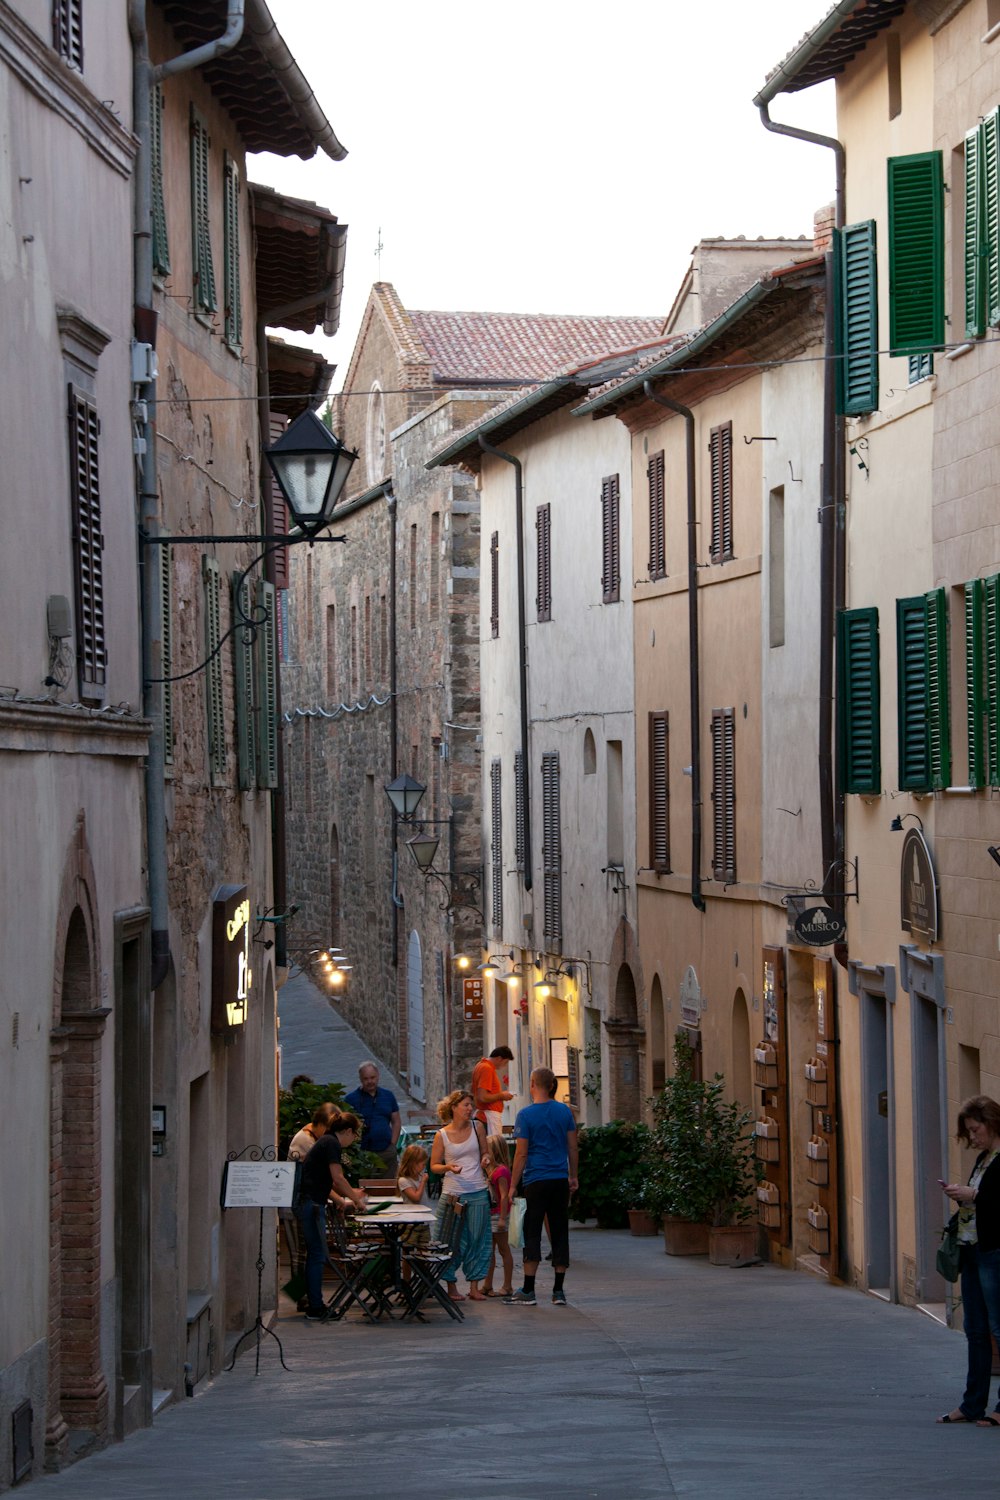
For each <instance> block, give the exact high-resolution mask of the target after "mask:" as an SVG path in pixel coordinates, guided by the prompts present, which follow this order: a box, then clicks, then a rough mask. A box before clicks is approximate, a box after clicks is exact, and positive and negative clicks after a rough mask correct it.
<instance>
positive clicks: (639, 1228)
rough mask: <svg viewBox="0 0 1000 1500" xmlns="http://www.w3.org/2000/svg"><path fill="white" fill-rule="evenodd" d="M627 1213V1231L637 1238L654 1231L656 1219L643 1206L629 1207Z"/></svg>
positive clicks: (642, 1237)
mask: <svg viewBox="0 0 1000 1500" xmlns="http://www.w3.org/2000/svg"><path fill="white" fill-rule="evenodd" d="M627 1213H628V1227H629V1233H630V1234H634V1235H635V1236H636V1238H637V1239H646V1238H648V1237H649V1236H650V1235H655V1233H656V1220H655V1219H654V1218H653V1216H652V1214H648V1213H647V1212H646V1210H645V1209H644V1208H630V1209H628V1210H627Z"/></svg>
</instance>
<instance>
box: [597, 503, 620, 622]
mask: <svg viewBox="0 0 1000 1500" xmlns="http://www.w3.org/2000/svg"><path fill="white" fill-rule="evenodd" d="M620 509H621V491H620V486H619V482H618V475H617V474H608V475H607V476H606V478H604V479H602V480H601V565H602V569H601V598H602V602H603V603H604V604H617V603H618V601H619V600H620V599H621V542H620V525H619V521H620V515H619V513H620Z"/></svg>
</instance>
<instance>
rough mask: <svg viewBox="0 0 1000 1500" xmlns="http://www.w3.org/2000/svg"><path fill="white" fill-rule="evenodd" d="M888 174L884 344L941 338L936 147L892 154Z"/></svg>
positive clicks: (907, 348)
mask: <svg viewBox="0 0 1000 1500" xmlns="http://www.w3.org/2000/svg"><path fill="white" fill-rule="evenodd" d="M887 166H888V173H889V347H890V351H891V353H893V354H922V353H926V352H927V351H928V350H929V349H931V348H933V347H934V346H935V345H937V344H941V343H943V342H944V173H943V169H942V165H941V152H940V151H922V152H920V153H918V154H917V155H915V156H893V157H890V158H889V161H888V164H887Z"/></svg>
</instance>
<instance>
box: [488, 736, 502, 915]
mask: <svg viewBox="0 0 1000 1500" xmlns="http://www.w3.org/2000/svg"><path fill="white" fill-rule="evenodd" d="M490 918H491V920H492V922H493V926H494V927H495V928H496V934H495V935H496V936H497V937H499V936H500V930H501V928H502V927H503V794H502V784H501V771H500V762H499V760H493V761H491V762H490Z"/></svg>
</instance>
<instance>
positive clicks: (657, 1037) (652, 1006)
mask: <svg viewBox="0 0 1000 1500" xmlns="http://www.w3.org/2000/svg"><path fill="white" fill-rule="evenodd" d="M649 1052H650V1062H651V1064H652V1078H651V1083H652V1087H653V1092H654V1094H655V1093H658V1092H659V1090H660V1089H662V1087H663V1085H664V1084H665V1083H666V1081H667V1026H666V1018H665V1016H664V1014H663V988H662V986H661V984H660V976H659V974H656V975H654V977H653V988H652V989H651V990H650V992H649Z"/></svg>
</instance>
